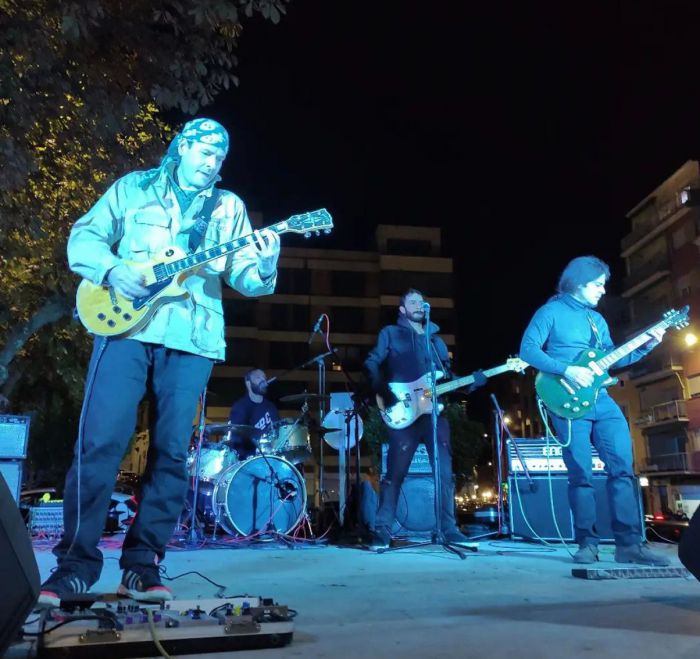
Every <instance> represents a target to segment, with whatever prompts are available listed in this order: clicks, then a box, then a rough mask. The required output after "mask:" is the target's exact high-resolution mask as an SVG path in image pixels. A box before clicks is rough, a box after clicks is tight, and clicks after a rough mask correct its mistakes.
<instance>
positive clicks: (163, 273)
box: [153, 220, 288, 281]
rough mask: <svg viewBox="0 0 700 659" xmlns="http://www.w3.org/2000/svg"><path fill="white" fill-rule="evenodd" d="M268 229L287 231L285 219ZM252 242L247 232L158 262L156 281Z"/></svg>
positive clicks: (278, 231) (250, 234)
mask: <svg viewBox="0 0 700 659" xmlns="http://www.w3.org/2000/svg"><path fill="white" fill-rule="evenodd" d="M266 228H267V229H269V230H270V231H274V232H275V233H277V234H283V233H286V232H287V231H288V225H287V221H286V220H284V221H282V222H277V224H273V225H271V226H269V227H266ZM252 244H253V234H252V233H249V234H247V235H245V236H241V237H240V238H236V239H235V240H230V241H229V242H226V243H221V244H220V245H216V246H215V247H210V248H209V249H205V250H202V251H201V252H197V253H195V254H190V256H186V257H185V258H184V259H179V260H177V261H172V262H170V263H158V264H157V265H156V266H154V268H153V271H154V272H155V274H156V279H157V281H162V280H164V279H167V278H168V277H172V276H173V275H176V274H178V273H179V272H185V271H187V270H192V269H193V268H196V267H198V266H200V265H202V264H204V263H208V262H209V261H213V260H214V259H218V258H221V257H222V256H228V255H229V254H233V253H234V252H237V251H238V250H240V249H243V248H244V247H247V246H248V245H252Z"/></svg>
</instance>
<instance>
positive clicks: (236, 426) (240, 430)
mask: <svg viewBox="0 0 700 659" xmlns="http://www.w3.org/2000/svg"><path fill="white" fill-rule="evenodd" d="M204 429H205V430H206V431H207V432H208V433H225V432H229V431H230V432H232V433H234V434H235V435H241V436H243V437H254V436H255V435H257V434H258V433H259V432H260V431H259V430H258V429H257V428H256V427H255V426H246V425H244V424H242V423H210V424H208V425H206V426H204Z"/></svg>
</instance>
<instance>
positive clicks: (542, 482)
mask: <svg viewBox="0 0 700 659" xmlns="http://www.w3.org/2000/svg"><path fill="white" fill-rule="evenodd" d="M607 483H608V478H607V476H606V475H605V474H594V475H593V491H594V494H595V501H596V531H597V532H598V535H599V536H600V539H601V540H606V541H609V540H614V535H613V530H612V515H611V513H610V506H609V504H608V491H607ZM568 490H569V483H568V478H567V477H566V476H565V475H563V474H558V475H556V476H552V477H551V479H550V478H549V477H548V476H547V475H546V474H545V475H542V474H540V475H538V476H535V477H534V478H533V479H532V484H530V482H529V481H528V480H527V478H526V477H525V476H524V475H522V474H521V475H519V476H518V475H517V474H511V475H510V476H508V512H509V516H510V533H511V537H512V538H514V539H515V538H524V539H526V540H537V539H538V538H537V536H539V537H540V538H542V539H544V540H554V541H558V540H559V533H561V535H562V537H563V538H564V540H566V541H567V542H570V541H573V540H574V535H575V531H574V519H573V516H572V515H571V508H569V497H568ZM634 497H635V503H636V508H637V514H638V515H639V525H640V528H641V529H642V530H643V529H644V511H643V509H642V494H641V489H640V486H639V479H637V478H635V479H634ZM555 520H556V524H555ZM557 527H559V531H558V532H557Z"/></svg>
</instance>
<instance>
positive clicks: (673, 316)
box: [664, 304, 690, 329]
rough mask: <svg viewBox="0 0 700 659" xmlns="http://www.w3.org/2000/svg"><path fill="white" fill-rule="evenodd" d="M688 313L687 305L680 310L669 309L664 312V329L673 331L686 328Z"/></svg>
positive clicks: (688, 322)
mask: <svg viewBox="0 0 700 659" xmlns="http://www.w3.org/2000/svg"><path fill="white" fill-rule="evenodd" d="M689 311H690V306H689V305H687V304H686V305H685V306H684V307H683V308H682V309H680V310H676V309H669V310H668V311H666V312H664V324H665V325H666V327H673V328H675V329H683V328H684V327H688V325H689V324H690V319H689V318H688V314H689Z"/></svg>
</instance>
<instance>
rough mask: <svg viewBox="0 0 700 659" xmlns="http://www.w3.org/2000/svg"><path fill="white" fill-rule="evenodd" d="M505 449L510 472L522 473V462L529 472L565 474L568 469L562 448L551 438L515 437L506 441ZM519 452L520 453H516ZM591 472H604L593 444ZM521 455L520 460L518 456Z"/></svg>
mask: <svg viewBox="0 0 700 659" xmlns="http://www.w3.org/2000/svg"><path fill="white" fill-rule="evenodd" d="M513 442H515V443H516V445H517V448H518V452H516V450H515V447H514V446H513ZM506 449H507V453H508V471H509V472H510V473H513V472H519V473H523V471H524V469H523V464H522V462H525V466H526V467H527V470H528V471H529V472H530V473H533V474H537V473H544V474H546V473H552V474H557V473H559V474H565V473H566V472H567V471H568V470H567V468H566V465H565V464H564V458H563V457H562V449H561V446H560V445H559V444H557V442H555V441H554V440H553V439H550V440H549V441H547V440H546V439H544V438H538V439H526V438H524V437H517V438H515V439H513V440H510V439H509V440H507V441H506ZM518 453H520V455H518ZM591 453H592V463H593V473H604V472H605V464H604V463H603V461H602V460H601V459H600V456H599V455H598V451H597V450H596V448H595V446H592V445H591ZM521 456H522V462H521V460H520V457H521Z"/></svg>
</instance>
